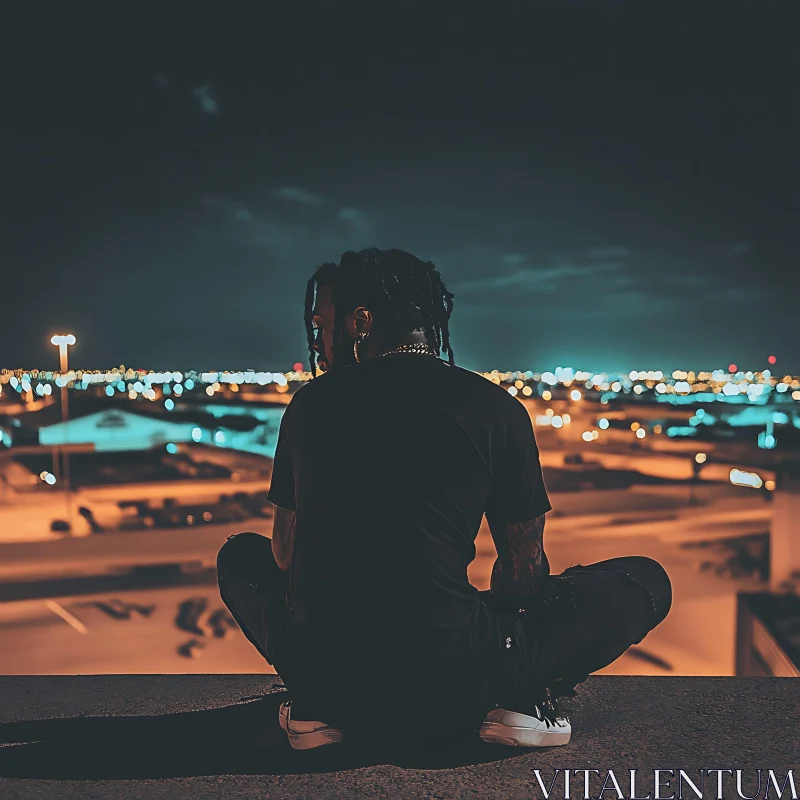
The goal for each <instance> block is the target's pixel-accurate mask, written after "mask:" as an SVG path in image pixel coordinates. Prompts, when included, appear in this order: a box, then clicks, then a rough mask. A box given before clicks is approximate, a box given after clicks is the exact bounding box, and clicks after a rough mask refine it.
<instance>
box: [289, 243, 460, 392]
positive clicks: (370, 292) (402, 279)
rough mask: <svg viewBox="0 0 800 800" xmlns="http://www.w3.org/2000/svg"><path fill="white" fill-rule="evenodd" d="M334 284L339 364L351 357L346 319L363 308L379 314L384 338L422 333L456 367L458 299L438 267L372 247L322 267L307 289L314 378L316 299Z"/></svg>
mask: <svg viewBox="0 0 800 800" xmlns="http://www.w3.org/2000/svg"><path fill="white" fill-rule="evenodd" d="M331 283H332V284H333V293H332V300H333V306H334V324H333V348H334V353H333V357H334V360H338V361H339V362H340V363H341V362H342V361H346V360H347V359H348V358H349V355H348V353H347V352H346V350H347V348H345V346H344V332H345V326H344V318H345V315H346V314H347V313H349V312H350V311H352V310H353V309H354V308H356V307H357V306H360V305H363V306H365V307H366V308H368V309H369V310H370V311H372V312H373V313H374V314H375V321H376V325H379V326H380V330H381V332H382V333H384V334H388V335H390V336H398V337H400V336H403V335H405V334H409V333H411V332H412V331H415V330H422V331H423V333H424V334H425V338H426V339H427V341H428V344H429V345H430V346H431V347H433V348H434V349H435V350H436V352H437V354H438V353H441V352H445V353H446V354H447V358H448V362H449V363H450V364H451V365H454V359H453V348H452V347H451V346H450V327H449V322H450V315H451V314H452V313H453V297H454V295H453V294H452V292H449V291H447V287H446V286H445V284H444V281H443V280H442V276H441V275H440V274H439V272H438V270H437V269H436V267H435V266H434V265H433V263H431V262H430V261H421V260H420V259H418V258H416V257H415V256H413V255H411V254H410V253H406V252H405V251H403V250H378V249H377V248H371V249H369V250H362V251H361V252H358V253H356V252H353V251H348V252H346V253H345V254H344V255H343V256H342V258H341V259H340V261H339V264H338V265H337V264H332V263H326V264H323V265H322V266H321V267H319V269H318V270H317V271H316V272H315V273H314V274H313V275H312V276H311V278H310V279H309V281H308V283H307V284H306V298H305V323H306V335H307V337H308V352H309V355H310V363H311V375H312V377H315V376H316V373H317V358H316V356H317V354H316V351H315V350H314V327H313V323H312V320H313V306H314V297H315V293H316V291H317V289H318V288H319V287H321V286H325V285H328V284H331Z"/></svg>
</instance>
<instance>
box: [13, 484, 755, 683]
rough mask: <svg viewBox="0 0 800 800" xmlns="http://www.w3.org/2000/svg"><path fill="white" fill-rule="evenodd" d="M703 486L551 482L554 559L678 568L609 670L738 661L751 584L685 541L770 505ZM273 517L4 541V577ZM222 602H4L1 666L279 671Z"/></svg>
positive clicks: (751, 529) (719, 670) (728, 529)
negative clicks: (654, 622) (634, 640)
mask: <svg viewBox="0 0 800 800" xmlns="http://www.w3.org/2000/svg"><path fill="white" fill-rule="evenodd" d="M696 500H698V501H699V502H701V503H702V505H695V506H690V505H688V504H687V501H688V490H687V487H686V486H682V485H675V486H638V487H633V489H628V490H620V491H619V492H617V491H616V490H608V491H592V492H589V491H587V492H580V493H563V494H559V493H554V494H553V497H552V502H553V506H554V513H552V514H550V515H549V516H548V523H547V529H546V534H545V546H546V549H547V553H548V557H549V560H550V562H551V565H552V570H553V572H554V573H557V572H560V571H562V570H563V569H565V568H566V567H568V566H570V565H572V564H576V563H584V564H585V563H591V562H593V561H599V560H601V559H604V558H613V557H616V556H620V555H648V556H651V557H653V558H656V559H658V560H659V561H660V562H661V563H662V564H663V565H664V566H665V568H666V569H667V571H668V573H669V575H670V577H671V579H672V581H673V587H674V604H673V609H672V612H671V614H670V616H669V617H668V618H667V620H666V621H665V622H664V623H663V624H662V625H661V626H659V627H658V628H657V629H656V630H655V631H653V632H652V633H651V634H650V635H649V636H648V637H647V638H646V639H645V640H644V641H643V642H642V643H641V644H640V645H639V646H638V647H637V648H633V649H632V650H631V651H629V652H628V653H627V654H625V655H624V656H622V657H621V658H620V659H618V660H617V661H616V662H615V663H614V664H613V665H611V666H610V667H608V668H607V669H606V670H603V672H604V673H608V674H638V675H666V674H671V675H731V674H733V653H734V633H735V602H736V592H737V591H739V590H741V589H754V588H756V587H757V584H756V582H755V581H754V580H737V581H734V580H731V579H723V578H720V577H717V576H715V575H711V574H702V575H701V574H700V573H699V572H698V569H697V563H696V562H697V561H698V560H699V556H697V555H695V554H694V551H691V550H683V549H681V547H680V545H681V543H683V542H690V541H698V540H701V539H709V538H714V537H719V538H723V537H729V536H731V535H744V534H746V533H758V532H762V531H765V530H767V529H768V526H769V514H770V505H769V504H767V503H765V502H764V501H763V500H762V498H761V496H760V495H759V494H758V493H757V492H755V491H753V490H743V489H737V488H736V487H731V486H730V485H723V486H718V485H716V486H715V485H711V484H707V485H703V486H700V487H697V495H696ZM271 525H272V523H271V520H265V519H258V520H252V521H248V522H245V523H234V524H230V525H207V526H200V527H193V528H187V529H177V530H175V529H173V530H166V531H165V530H160V531H155V530H148V531H139V532H130V533H108V534H102V535H95V536H91V537H88V538H80V539H63V540H61V541H57V542H30V543H17V544H6V545H0V581H8V580H16V581H20V580H23V579H27V580H31V579H33V578H35V577H37V576H43V575H51V576H55V575H59V576H63V575H64V574H65V571H71V572H72V573H73V574H81V573H82V574H91V573H96V572H97V571H98V570H111V571H114V570H116V571H119V570H122V569H124V568H125V567H126V566H127V567H130V566H133V565H141V564H145V563H150V564H157V563H180V562H183V563H186V562H194V563H195V564H204V565H207V566H213V564H214V563H215V559H216V553H217V551H218V549H219V547H220V546H221V545H222V543H223V542H224V541H225V539H226V538H227V536H228V535H230V534H231V533H234V532H236V531H237V530H255V531H256V532H259V533H264V534H267V535H268V534H269V533H270V531H271ZM476 549H477V557H476V560H475V561H474V562H473V564H472V565H471V566H470V570H469V576H470V580H471V581H472V582H473V584H475V585H476V586H477V587H478V588H481V589H484V588H488V585H489V574H490V572H491V566H492V563H493V561H494V557H495V550H494V545H493V543H492V540H491V536H490V533H489V530H488V527H487V526H486V524H485V522H484V525H483V527H482V528H481V531H480V533H479V535H478V539H477V542H476ZM98 603H99V604H100V605H98ZM204 603H205V607H204V608H203V604H204ZM181 604H186V605H185V606H184V607H183V614H182V616H181V620H180V624H179V620H178V617H179V614H180V613H181ZM222 609H223V606H222V602H221V600H220V599H219V595H218V592H217V589H216V587H215V586H214V585H208V586H200V587H191V586H190V587H187V586H181V587H172V588H157V589H156V588H154V589H140V590H135V591H122V592H103V593H100V594H96V595H81V596H71V597H57V598H49V599H36V600H21V601H14V602H7V603H0V637H1V638H2V642H3V645H4V647H3V648H2V650H0V674H85V673H156V672H162V673H204V672H209V673H211V672H242V673H248V672H269V671H271V668H270V667H269V666H268V665H266V664H265V663H263V661H262V660H261V658H260V656H259V655H258V654H257V653H256V652H255V650H254V649H253V648H252V646H251V645H250V644H249V643H248V642H247V641H246V640H245V639H244V637H243V636H242V634H241V633H240V632H239V631H238V630H234V629H231V628H227V627H226V625H225V619H226V618H227V615H226V614H225V613H224V612H223V611H222ZM215 615H216V616H215ZM195 618H196V619H195ZM187 620H188V621H187ZM192 620H193V621H192ZM181 626H182V627H181ZM331 657H332V658H335V655H334V654H331Z"/></svg>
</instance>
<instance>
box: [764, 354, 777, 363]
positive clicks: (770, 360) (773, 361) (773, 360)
mask: <svg viewBox="0 0 800 800" xmlns="http://www.w3.org/2000/svg"><path fill="white" fill-rule="evenodd" d="M777 360H778V359H777V358H775V356H770V357H769V358H768V359H767V361H769V363H770V364H774V363H775V362H776V361H777Z"/></svg>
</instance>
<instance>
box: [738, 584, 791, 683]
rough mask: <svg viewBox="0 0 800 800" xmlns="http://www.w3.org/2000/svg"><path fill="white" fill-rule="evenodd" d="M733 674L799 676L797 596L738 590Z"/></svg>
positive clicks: (743, 675) (744, 675)
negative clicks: (734, 670) (734, 672)
mask: <svg viewBox="0 0 800 800" xmlns="http://www.w3.org/2000/svg"><path fill="white" fill-rule="evenodd" d="M736 675H737V677H776V678H800V596H797V595H794V594H788V595H780V594H769V593H763V594H748V593H741V594H739V596H738V602H737V619H736Z"/></svg>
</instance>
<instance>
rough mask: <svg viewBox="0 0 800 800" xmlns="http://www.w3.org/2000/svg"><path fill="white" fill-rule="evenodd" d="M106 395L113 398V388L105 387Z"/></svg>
mask: <svg viewBox="0 0 800 800" xmlns="http://www.w3.org/2000/svg"><path fill="white" fill-rule="evenodd" d="M106 394H107V395H108V396H109V397H113V396H114V387H113V386H106Z"/></svg>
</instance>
